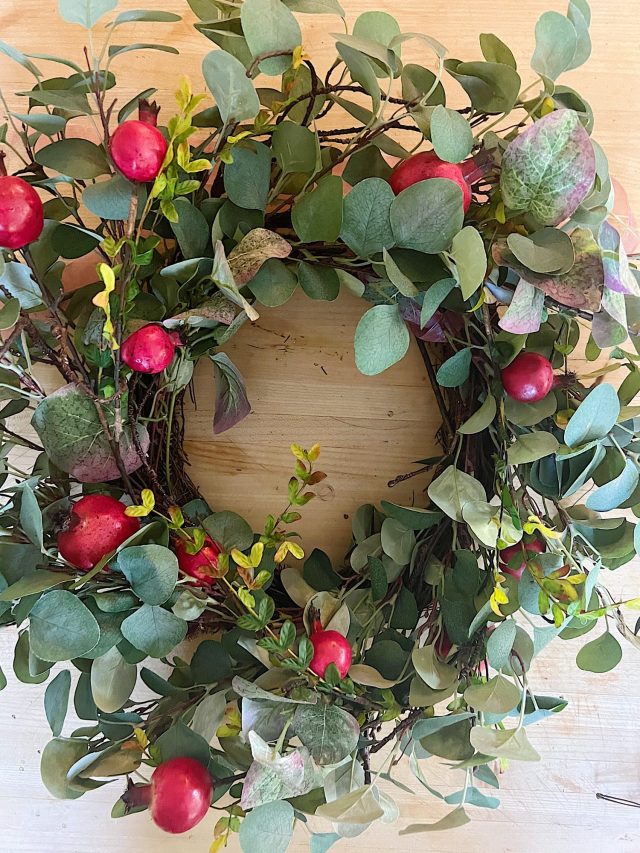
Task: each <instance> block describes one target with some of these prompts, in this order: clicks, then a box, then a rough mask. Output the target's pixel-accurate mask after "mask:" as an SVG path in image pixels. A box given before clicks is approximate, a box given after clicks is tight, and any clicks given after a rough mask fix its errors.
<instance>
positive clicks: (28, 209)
mask: <svg viewBox="0 0 640 853" xmlns="http://www.w3.org/2000/svg"><path fill="white" fill-rule="evenodd" d="M3 161H4V154H3V153H2V152H0V247H2V248H3V249H11V251H15V250H16V249H22V248H23V247H24V246H27V245H28V244H29V243H33V242H34V240H37V239H38V237H39V236H40V234H41V233H42V226H43V225H44V213H43V210H42V202H41V201H40V196H39V195H38V193H37V192H36V191H35V190H34V188H33V187H32V186H31V185H30V184H28V183H27V182H26V181H23V180H22V178H16V177H13V176H12V175H7V174H6V171H5V168H4V162H3Z"/></svg>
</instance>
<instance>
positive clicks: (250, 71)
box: [246, 50, 293, 79]
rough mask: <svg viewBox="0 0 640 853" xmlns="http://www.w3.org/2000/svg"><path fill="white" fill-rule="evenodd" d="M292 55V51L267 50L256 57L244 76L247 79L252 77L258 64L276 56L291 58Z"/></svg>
mask: <svg viewBox="0 0 640 853" xmlns="http://www.w3.org/2000/svg"><path fill="white" fill-rule="evenodd" d="M292 54H293V51H292V50H269V51H267V52H266V53H261V54H260V55H259V56H256V57H255V59H254V60H253V62H252V63H251V65H250V66H249V67H248V68H247V71H246V74H247V77H248V78H249V79H251V78H252V77H253V75H254V74H255V72H256V71H257V70H258V68H259V66H260V63H261V62H262V61H263V60H265V59H273V58H275V57H276V56H291V55H292Z"/></svg>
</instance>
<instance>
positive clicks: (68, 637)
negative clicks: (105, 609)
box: [29, 589, 100, 661]
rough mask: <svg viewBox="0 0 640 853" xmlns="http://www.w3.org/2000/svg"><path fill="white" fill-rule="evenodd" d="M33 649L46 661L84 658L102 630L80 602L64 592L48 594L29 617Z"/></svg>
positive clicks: (57, 591)
mask: <svg viewBox="0 0 640 853" xmlns="http://www.w3.org/2000/svg"><path fill="white" fill-rule="evenodd" d="M29 638H30V642H31V649H32V651H33V653H34V654H35V655H37V656H38V657H39V658H42V660H47V661H59V660H71V659H72V658H77V657H82V655H83V654H85V653H86V652H89V651H91V649H92V648H93V647H94V646H95V645H96V643H97V642H98V640H99V639H100V628H99V627H98V623H97V622H96V620H95V618H94V616H93V614H92V613H91V611H90V610H89V609H88V607H86V606H85V605H84V604H83V603H82V602H81V601H80V599H79V598H78V597H77V596H75V595H73V593H71V592H67V591H66V590H63V589H56V590H53V591H52V592H47V593H46V594H45V595H43V596H42V597H41V598H39V599H38V601H37V602H36V603H35V605H34V607H33V609H32V610H31V613H30V616H29Z"/></svg>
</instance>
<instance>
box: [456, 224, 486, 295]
mask: <svg viewBox="0 0 640 853" xmlns="http://www.w3.org/2000/svg"><path fill="white" fill-rule="evenodd" d="M450 255H451V258H452V259H453V261H454V262H455V265H456V272H457V278H458V281H459V283H460V290H461V291H462V296H463V297H464V298H465V299H469V297H470V296H473V294H474V293H475V292H476V290H477V289H478V288H479V287H480V285H481V284H482V282H483V281H484V278H485V275H486V274H487V254H486V252H485V248H484V242H483V240H482V237H481V236H480V233H479V232H478V231H477V230H476V229H475V228H473V227H472V226H471V225H467V226H466V227H465V228H463V229H462V231H459V232H458V233H457V234H456V235H455V236H454V238H453V241H452V243H451V252H450Z"/></svg>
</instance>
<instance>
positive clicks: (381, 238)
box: [340, 178, 394, 258]
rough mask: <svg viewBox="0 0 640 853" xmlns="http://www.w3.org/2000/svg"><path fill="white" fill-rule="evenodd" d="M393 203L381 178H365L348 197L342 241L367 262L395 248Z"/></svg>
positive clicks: (341, 235) (345, 206)
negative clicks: (392, 227)
mask: <svg viewBox="0 0 640 853" xmlns="http://www.w3.org/2000/svg"><path fill="white" fill-rule="evenodd" d="M393 200H394V195H393V190H392V189H391V187H390V186H389V184H388V183H387V181H385V180H383V179H382V178H365V179H364V180H362V181H360V182H359V183H357V184H356V185H355V186H354V187H353V188H352V190H351V191H350V192H349V193H347V195H346V197H345V199H344V208H343V210H344V212H343V219H342V230H341V232H340V238H341V239H342V240H343V241H344V242H345V243H346V244H347V246H349V248H350V249H352V250H353V251H354V252H355V253H356V254H357V255H360V257H363V258H368V257H370V256H371V255H375V254H378V253H379V252H382V251H383V249H389V248H390V247H391V246H393V244H394V235H393V231H392V229H391V221H390V211H391V206H392V203H393Z"/></svg>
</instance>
